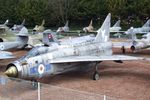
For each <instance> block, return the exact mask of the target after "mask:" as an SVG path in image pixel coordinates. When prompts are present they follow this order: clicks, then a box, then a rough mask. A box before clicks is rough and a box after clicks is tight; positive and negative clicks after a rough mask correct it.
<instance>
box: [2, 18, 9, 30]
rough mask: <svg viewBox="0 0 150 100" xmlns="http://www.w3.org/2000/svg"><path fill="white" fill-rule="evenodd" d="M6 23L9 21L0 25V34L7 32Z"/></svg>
mask: <svg viewBox="0 0 150 100" xmlns="http://www.w3.org/2000/svg"><path fill="white" fill-rule="evenodd" d="M8 22H9V20H8V19H7V20H6V21H5V23H4V24H1V25H0V32H1V33H3V32H6V31H8V30H9V27H8V26H7V24H8Z"/></svg>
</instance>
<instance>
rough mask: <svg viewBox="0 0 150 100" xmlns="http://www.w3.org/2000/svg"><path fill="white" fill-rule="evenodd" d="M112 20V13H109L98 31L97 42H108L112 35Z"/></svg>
mask: <svg viewBox="0 0 150 100" xmlns="http://www.w3.org/2000/svg"><path fill="white" fill-rule="evenodd" d="M110 20H111V14H110V13H109V14H108V15H107V17H106V19H105V21H104V22H103V24H102V26H101V28H100V29H98V31H97V35H96V37H95V41H96V42H107V41H109V37H110Z"/></svg>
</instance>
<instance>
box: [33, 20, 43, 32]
mask: <svg viewBox="0 0 150 100" xmlns="http://www.w3.org/2000/svg"><path fill="white" fill-rule="evenodd" d="M44 24H45V20H43V21H42V24H41V25H40V26H39V25H36V26H35V27H34V28H33V34H36V33H42V32H43V31H44V30H45V27H44Z"/></svg>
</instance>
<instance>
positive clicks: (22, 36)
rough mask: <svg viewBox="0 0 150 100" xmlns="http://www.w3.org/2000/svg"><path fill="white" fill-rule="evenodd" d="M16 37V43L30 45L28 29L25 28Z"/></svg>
mask: <svg viewBox="0 0 150 100" xmlns="http://www.w3.org/2000/svg"><path fill="white" fill-rule="evenodd" d="M16 36H17V38H16V41H17V42H19V43H21V44H22V45H25V44H27V43H28V39H29V35H28V29H27V28H26V27H23V28H22V29H21V31H20V32H19V33H18V34H17V35H16Z"/></svg>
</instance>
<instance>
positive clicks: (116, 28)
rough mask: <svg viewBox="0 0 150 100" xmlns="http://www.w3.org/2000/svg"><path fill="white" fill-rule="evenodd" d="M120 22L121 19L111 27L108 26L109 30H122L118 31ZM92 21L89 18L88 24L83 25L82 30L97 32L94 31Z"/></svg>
mask: <svg viewBox="0 0 150 100" xmlns="http://www.w3.org/2000/svg"><path fill="white" fill-rule="evenodd" d="M120 22H121V21H120V20H118V21H117V22H116V23H115V24H114V25H113V26H112V27H110V32H122V31H120V30H121V27H120ZM92 23H93V21H92V20H91V22H90V24H89V26H88V27H84V28H83V31H84V32H97V31H94V27H93V25H92Z"/></svg>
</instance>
